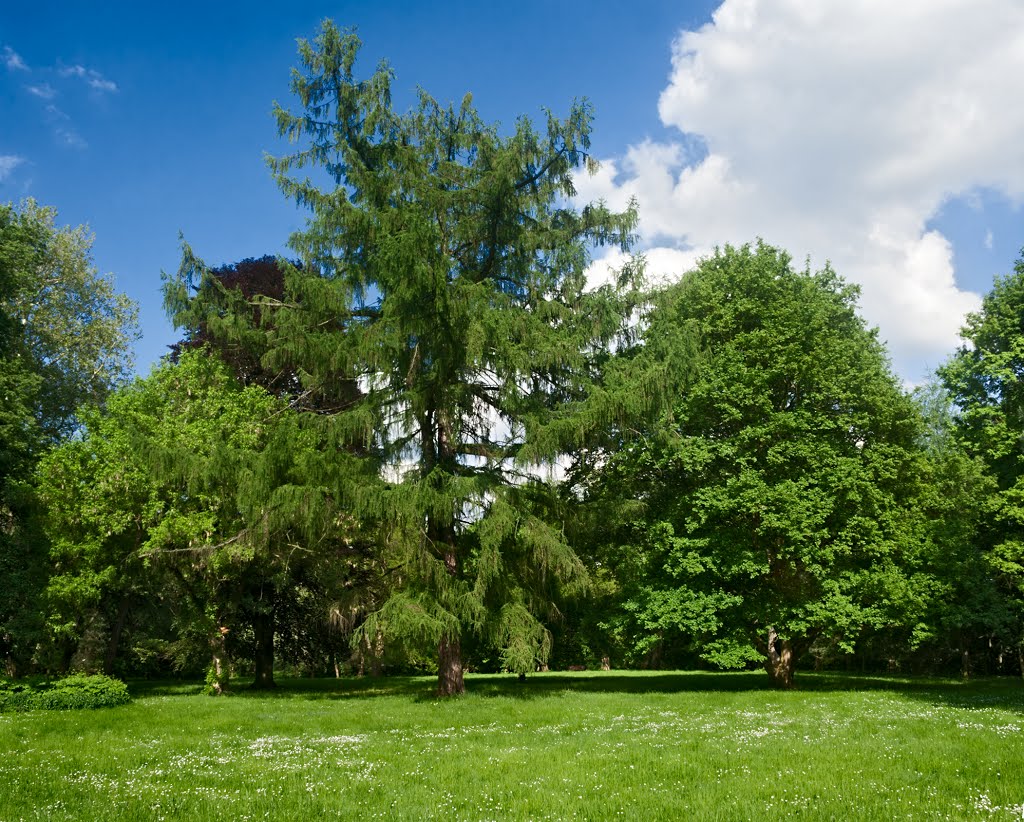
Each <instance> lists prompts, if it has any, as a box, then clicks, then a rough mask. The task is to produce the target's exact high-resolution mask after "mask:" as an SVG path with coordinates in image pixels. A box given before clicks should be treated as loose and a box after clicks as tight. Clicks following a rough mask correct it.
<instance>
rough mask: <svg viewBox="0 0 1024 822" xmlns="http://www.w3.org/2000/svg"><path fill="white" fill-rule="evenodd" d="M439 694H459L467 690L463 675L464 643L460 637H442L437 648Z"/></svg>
mask: <svg viewBox="0 0 1024 822" xmlns="http://www.w3.org/2000/svg"><path fill="white" fill-rule="evenodd" d="M437 659H438V665H437V695H438V696H458V695H459V694H463V693H465V692H466V683H465V681H464V680H463V676H462V645H461V644H460V642H459V638H458V637H447V636H445V637H441V642H440V643H439V644H438V648H437Z"/></svg>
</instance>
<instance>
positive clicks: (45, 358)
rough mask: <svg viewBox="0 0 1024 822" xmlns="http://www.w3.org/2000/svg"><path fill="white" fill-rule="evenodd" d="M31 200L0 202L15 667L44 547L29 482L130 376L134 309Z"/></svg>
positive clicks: (3, 625)
mask: <svg viewBox="0 0 1024 822" xmlns="http://www.w3.org/2000/svg"><path fill="white" fill-rule="evenodd" d="M55 220H56V212H55V211H54V210H53V209H51V208H45V207H42V206H39V205H37V204H36V203H35V201H33V200H31V199H29V200H25V201H24V202H22V203H21V204H20V205H17V206H15V205H13V204H10V203H8V204H4V205H0V576H2V577H3V578H4V580H5V584H4V585H3V586H0V653H2V654H3V656H4V658H5V662H6V665H7V667H8V669H9V670H10V671H12V672H18V671H20V670H23V669H24V668H25V667H26V665H27V664H28V663H29V661H30V658H31V655H32V649H33V648H34V646H35V645H36V644H37V643H38V641H39V639H40V638H41V630H42V620H41V613H42V609H41V607H40V600H39V597H40V592H41V590H42V588H43V587H45V584H46V575H47V567H46V548H45V544H44V543H43V541H42V540H41V535H40V532H39V529H38V528H37V527H36V523H37V522H38V513H39V512H38V508H37V505H36V501H35V498H34V494H33V493H32V490H31V487H30V483H29V477H30V476H31V473H32V470H33V468H34V466H35V464H36V461H37V460H38V459H39V458H40V456H41V455H42V454H43V453H44V452H45V450H46V449H47V448H48V447H50V446H52V445H53V444H54V443H56V442H57V441H58V440H59V439H60V438H61V437H63V436H66V435H67V434H69V433H70V432H71V431H73V430H74V428H75V426H76V425H77V420H76V417H75V410H76V409H77V408H78V407H79V406H81V405H82V404H84V403H99V402H102V401H103V399H104V398H105V396H106V395H107V393H108V392H109V391H110V390H111V388H113V387H114V386H115V385H117V384H119V383H121V382H123V381H124V380H125V379H126V377H127V375H128V374H129V373H130V371H131V350H130V349H131V344H132V342H133V341H134V340H135V338H136V336H137V329H136V312H135V306H134V305H133V304H132V302H131V301H130V300H128V298H126V297H125V296H124V295H121V294H118V293H117V292H116V291H115V289H114V285H113V281H112V278H111V277H110V276H104V275H100V274H99V273H98V272H97V271H96V269H95V267H94V265H93V263H92V260H91V256H90V248H91V244H92V237H91V235H90V234H89V232H88V230H87V229H86V228H84V227H78V228H66V227H58V226H57V225H56V224H55Z"/></svg>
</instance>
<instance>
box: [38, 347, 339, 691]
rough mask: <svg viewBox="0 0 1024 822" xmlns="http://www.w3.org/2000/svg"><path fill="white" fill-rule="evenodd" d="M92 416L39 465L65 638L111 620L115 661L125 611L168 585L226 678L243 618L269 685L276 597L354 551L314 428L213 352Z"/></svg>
mask: <svg viewBox="0 0 1024 822" xmlns="http://www.w3.org/2000/svg"><path fill="white" fill-rule="evenodd" d="M84 423H85V425H84V428H83V432H82V434H81V436H79V437H76V438H75V439H72V440H69V441H67V442H65V443H63V444H62V445H61V446H60V447H58V448H56V449H54V450H53V451H52V452H51V453H50V454H48V455H47V457H46V458H45V459H44V460H43V463H42V465H41V466H40V471H39V475H40V480H39V482H40V492H41V495H42V497H43V499H44V501H46V502H47V503H48V504H49V505H48V509H49V517H48V529H49V531H50V533H51V539H52V542H53V548H52V558H53V562H54V565H55V572H54V574H53V576H52V577H51V580H50V583H49V588H48V604H49V613H50V621H51V626H52V628H53V630H54V632H55V633H56V635H57V636H58V637H66V638H68V640H69V641H71V642H72V643H74V644H79V643H80V642H81V640H82V639H83V637H84V632H85V627H86V626H87V624H88V622H89V621H90V619H96V618H102V619H103V620H105V621H106V622H107V624H108V625H110V630H109V632H108V636H109V645H108V650H107V654H106V661H107V667H110V664H111V663H112V661H113V659H114V657H115V655H116V648H117V644H118V641H119V637H120V632H121V629H122V627H123V623H124V617H125V611H126V610H127V608H129V607H131V606H132V605H133V604H134V605H138V604H139V602H140V600H144V599H146V598H151V597H153V596H154V595H157V594H156V592H158V591H173V592H174V594H175V597H176V598H177V600H178V601H176V602H171V603H170V605H171V607H172V608H173V609H174V610H175V611H176V613H177V614H178V616H179V622H180V623H181V624H180V626H179V627H180V629H181V630H182V631H183V632H184V633H192V634H198V635H200V636H205V637H206V641H207V642H208V643H209V645H210V647H211V649H212V651H213V656H214V667H215V668H218V667H219V668H220V670H219V671H218V672H217V675H216V676H215V680H216V681H217V682H218V683H222V681H223V676H224V675H225V673H226V669H225V666H224V662H223V660H224V654H225V645H226V640H225V634H226V633H228V631H238V630H239V628H241V627H242V626H243V625H244V626H245V627H246V628H247V630H248V632H250V633H251V637H252V641H251V657H252V658H253V660H254V662H255V666H256V681H257V682H256V684H257V685H258V686H272V685H273V662H274V659H273V657H274V635H275V622H274V617H275V612H276V609H277V607H278V602H279V599H280V598H282V597H286V596H288V595H290V593H291V589H292V587H293V583H294V582H295V579H296V577H297V574H298V572H299V571H300V570H301V569H303V568H304V567H308V566H310V565H312V564H315V562H316V561H318V560H320V559H321V558H324V557H325V556H329V560H330V563H333V564H337V563H338V561H339V558H344V557H345V556H348V555H350V554H351V553H352V552H351V549H350V546H349V541H348V536H349V534H350V530H349V529H348V526H347V524H346V522H345V520H344V518H340V519H339V517H338V515H337V512H336V511H335V509H334V507H333V506H332V503H331V501H330V499H329V498H328V496H327V495H325V494H324V492H323V489H322V488H321V487H319V486H317V485H316V483H315V481H312V480H311V479H310V475H309V473H308V470H307V469H308V467H309V466H308V461H309V460H311V459H312V458H313V457H314V456H315V454H316V453H317V447H316V442H315V440H314V439H313V436H312V434H311V432H309V431H303V430H300V428H299V427H298V426H297V420H296V415H295V413H294V412H292V411H290V410H289V409H288V408H287V406H286V404H285V403H284V402H283V401H282V400H280V399H277V398H275V397H273V396H271V395H270V394H268V393H267V392H266V391H265V390H264V389H263V388H261V387H259V386H249V387H245V388H243V387H242V386H240V385H238V384H237V382H235V381H234V380H233V379H232V378H231V377H230V375H229V374H228V372H227V368H226V366H224V365H223V364H222V363H221V362H220V361H219V360H217V359H216V358H215V357H211V356H210V355H209V352H206V351H197V352H189V353H186V354H184V355H183V356H182V357H181V359H180V362H179V363H178V364H165V365H163V366H161V367H160V368H158V369H157V370H156V371H154V373H153V374H152V375H151V376H150V377H149V378H147V379H146V380H140V381H138V382H136V383H135V384H134V385H132V386H130V387H128V388H125V389H123V390H121V391H119V392H117V393H116V394H114V395H113V396H112V397H111V398H110V400H109V402H108V404H107V407H106V409H104V410H98V409H96V410H89V411H87V412H85V415H84ZM325 561H327V560H326V559H325ZM326 618H327V614H326V612H325V613H324V619H325V620H326ZM222 628H227V629H228V631H222V630H221V629H222Z"/></svg>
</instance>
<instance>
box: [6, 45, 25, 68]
mask: <svg viewBox="0 0 1024 822" xmlns="http://www.w3.org/2000/svg"><path fill="white" fill-rule="evenodd" d="M3 61H4V65H5V66H7V68H8V69H9V70H10V71H28V66H27V65H26V64H25V61H24V60H22V59H21V55H20V54H18V52H16V51H15V50H14V49H12V48H11V47H10V46H4V56H3Z"/></svg>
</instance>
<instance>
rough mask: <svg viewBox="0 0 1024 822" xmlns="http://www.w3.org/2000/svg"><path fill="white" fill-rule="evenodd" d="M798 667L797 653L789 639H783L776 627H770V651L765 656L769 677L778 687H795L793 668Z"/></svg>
mask: <svg viewBox="0 0 1024 822" xmlns="http://www.w3.org/2000/svg"><path fill="white" fill-rule="evenodd" d="M795 667H796V655H795V654H794V653H793V646H792V645H791V644H790V642H789V640H788V639H782V638H780V637H779V635H778V634H777V633H776V632H775V629H774V628H769V629H768V653H767V655H766V656H765V661H764V669H765V670H766V671H767V672H768V678H769V679H770V680H771V681H772V685H774V686H775V687H776V688H792V687H793V669H794V668H795Z"/></svg>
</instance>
